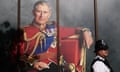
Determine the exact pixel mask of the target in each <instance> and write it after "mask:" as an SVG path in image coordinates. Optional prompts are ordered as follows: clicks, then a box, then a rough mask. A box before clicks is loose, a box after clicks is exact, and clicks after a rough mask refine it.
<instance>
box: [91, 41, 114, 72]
mask: <svg viewBox="0 0 120 72" xmlns="http://www.w3.org/2000/svg"><path fill="white" fill-rule="evenodd" d="M107 49H108V46H107V44H106V43H105V41H104V40H98V41H96V44H95V53H96V52H98V51H99V50H107ZM91 72H113V70H112V68H111V66H110V65H109V63H108V60H107V59H106V58H103V57H101V56H100V55H98V54H97V55H96V57H95V58H94V60H93V62H92V64H91Z"/></svg>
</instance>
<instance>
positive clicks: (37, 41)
mask: <svg viewBox="0 0 120 72" xmlns="http://www.w3.org/2000/svg"><path fill="white" fill-rule="evenodd" d="M39 39H40V35H39V36H38V37H37V40H36V43H35V46H34V48H33V51H32V52H31V53H30V55H29V56H32V55H33V53H34V52H35V50H36V48H37V45H38V43H39Z"/></svg>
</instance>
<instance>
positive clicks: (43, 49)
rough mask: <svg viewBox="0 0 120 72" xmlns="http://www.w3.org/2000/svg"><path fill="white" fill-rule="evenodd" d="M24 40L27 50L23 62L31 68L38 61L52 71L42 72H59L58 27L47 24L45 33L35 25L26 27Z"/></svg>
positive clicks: (22, 57)
mask: <svg viewBox="0 0 120 72" xmlns="http://www.w3.org/2000/svg"><path fill="white" fill-rule="evenodd" d="M24 40H25V46H24V48H25V49H24V54H23V55H22V56H21V60H24V61H25V62H26V63H28V64H30V65H31V66H32V65H33V63H34V62H36V61H38V62H39V61H40V62H44V63H46V64H48V65H49V66H50V69H44V70H42V71H40V72H57V70H56V69H57V48H56V42H57V41H56V27H55V24H53V22H52V23H48V24H46V29H45V30H44V31H42V30H41V29H40V28H39V27H38V26H37V25H36V24H34V23H33V24H31V25H29V26H26V27H24ZM53 70H54V71H53Z"/></svg>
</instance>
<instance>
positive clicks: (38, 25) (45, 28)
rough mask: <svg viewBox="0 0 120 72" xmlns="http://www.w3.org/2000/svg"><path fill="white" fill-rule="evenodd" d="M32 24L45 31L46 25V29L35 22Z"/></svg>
mask: <svg viewBox="0 0 120 72" xmlns="http://www.w3.org/2000/svg"><path fill="white" fill-rule="evenodd" d="M32 24H33V26H35V27H37V28H39V29H40V31H45V30H46V27H45V28H44V29H42V27H41V26H40V25H38V24H36V23H35V22H33V23H32Z"/></svg>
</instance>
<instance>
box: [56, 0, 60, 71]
mask: <svg viewBox="0 0 120 72" xmlns="http://www.w3.org/2000/svg"><path fill="white" fill-rule="evenodd" d="M56 21H57V23H56V24H57V52H58V53H57V58H58V65H59V60H60V46H59V45H60V40H59V32H60V31H59V0H56ZM58 67H59V66H58ZM58 69H59V72H60V67H59V68H58Z"/></svg>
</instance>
